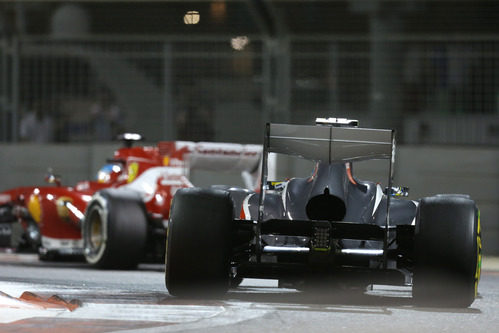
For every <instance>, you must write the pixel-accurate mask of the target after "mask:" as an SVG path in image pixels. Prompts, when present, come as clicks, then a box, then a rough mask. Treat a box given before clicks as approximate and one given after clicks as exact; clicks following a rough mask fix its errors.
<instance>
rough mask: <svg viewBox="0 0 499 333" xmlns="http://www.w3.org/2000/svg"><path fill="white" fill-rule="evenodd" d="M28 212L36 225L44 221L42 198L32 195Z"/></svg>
mask: <svg viewBox="0 0 499 333" xmlns="http://www.w3.org/2000/svg"><path fill="white" fill-rule="evenodd" d="M28 211H29V213H30V214H31V217H32V218H33V220H35V222H36V223H40V221H41V220H42V205H41V204H40V197H39V196H38V195H37V194H32V195H30V197H29V200H28Z"/></svg>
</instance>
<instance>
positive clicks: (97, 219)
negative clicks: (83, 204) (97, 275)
mask: <svg viewBox="0 0 499 333" xmlns="http://www.w3.org/2000/svg"><path fill="white" fill-rule="evenodd" d="M102 240H103V237H102V218H101V216H100V214H98V213H97V214H93V215H92V219H91V220H90V247H91V248H92V250H93V251H97V250H98V249H99V248H100V247H101V245H102Z"/></svg>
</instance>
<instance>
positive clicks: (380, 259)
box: [165, 118, 481, 307]
mask: <svg viewBox="0 0 499 333" xmlns="http://www.w3.org/2000/svg"><path fill="white" fill-rule="evenodd" d="M270 153H277V154H285V155H292V156H295V157H296V156H297V157H300V158H303V159H308V160H312V161H314V162H316V164H315V170H314V172H313V174H312V175H311V176H309V177H305V178H292V179H290V180H287V181H284V182H275V181H273V180H272V181H269V179H267V178H268V167H267V162H268V159H269V154H270ZM394 153H395V140H394V131H393V130H382V129H370V128H359V127H358V122H357V121H354V120H348V119H343V118H339V119H336V118H328V119H325V118H319V119H318V120H317V125H316V126H301V125H285V124H267V127H266V132H265V140H264V152H263V159H262V160H263V168H262V170H263V171H262V177H261V184H260V189H259V191H251V190H248V189H241V188H235V187H233V188H231V187H226V188H215V187H212V188H208V189H202V188H188V189H181V190H179V191H177V193H176V194H175V196H174V198H173V203H172V208H171V216H170V222H169V228H168V237H167V249H166V267H165V268H166V271H165V282H166V287H167V289H168V291H169V293H170V294H172V295H174V296H180V297H185V296H197V297H199V295H209V296H213V295H214V296H219V295H223V294H225V293H226V292H227V291H228V288H229V287H230V286H237V285H238V283H240V281H241V279H242V278H269V279H278V280H279V285H280V286H287V287H294V288H296V289H299V290H304V291H307V290H311V289H314V287H316V286H320V287H321V288H327V290H330V291H331V290H337V291H340V290H343V291H344V290H345V289H347V290H355V289H357V290H365V287H367V286H369V285H373V284H382V285H388V284H392V285H402V286H412V291H413V297H414V299H415V301H417V302H418V303H421V304H428V305H443V306H452V307H467V306H469V305H470V304H471V303H472V302H473V301H474V299H475V297H476V294H477V287H478V281H479V279H480V272H481V236H480V213H479V210H478V208H477V206H476V205H475V202H474V201H473V200H471V199H470V197H469V196H467V195H459V194H439V195H435V196H431V197H425V198H422V199H420V200H415V201H412V200H407V198H404V197H405V196H407V194H408V189H407V188H403V187H394V186H392V178H393V175H392V170H393V163H394ZM370 159H386V160H387V166H388V165H389V172H388V174H389V176H388V187H387V188H386V189H382V187H381V186H380V185H379V184H377V183H375V182H372V181H362V180H360V179H357V178H356V177H354V175H353V171H352V170H353V163H354V162H357V161H364V160H370ZM325 290H326V289H322V291H325Z"/></svg>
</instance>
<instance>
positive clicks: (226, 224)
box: [165, 188, 234, 297]
mask: <svg viewBox="0 0 499 333" xmlns="http://www.w3.org/2000/svg"><path fill="white" fill-rule="evenodd" d="M233 209H234V208H233V204H232V199H231V197H230V194H229V193H228V192H226V191H223V190H220V189H200V188H187V189H180V190H178V191H177V192H176V194H175V197H174V198H173V203H172V207H171V214H170V222H169V225H168V236H167V241H166V265H165V282H166V288H167V289H168V292H169V293H170V294H171V295H174V296H180V297H217V296H221V295H223V294H225V293H226V292H227V290H228V289H229V286H230V257H231V251H232V248H231V244H232V242H231V237H232V223H233Z"/></svg>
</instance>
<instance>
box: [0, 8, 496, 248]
mask: <svg viewBox="0 0 499 333" xmlns="http://www.w3.org/2000/svg"><path fill="white" fill-rule="evenodd" d="M328 116H332V117H348V118H354V119H359V121H360V125H361V126H364V127H370V126H374V127H381V128H395V129H396V131H397V141H398V144H399V154H398V157H397V167H396V170H395V178H396V181H399V182H400V183H401V184H400V185H407V186H410V187H411V190H412V195H413V196H414V197H421V196H425V195H431V194H434V193H442V192H447V193H469V194H471V195H472V196H473V198H474V199H476V200H477V202H478V203H479V206H480V208H481V210H482V220H483V221H482V223H483V224H484V225H485V227H484V250H485V252H487V251H488V252H489V253H496V254H499V2H498V1H481V0H455V1H450V0H426V1H425V0H392V1H382V0H379V1H377V0H342V1H340V0H338V1H335V0H328V1H327V0H315V1H314V0H308V1H305V0H301V1H298V0H296V1H292V0H225V1H223V0H210V1H209V0H206V1H190V0H184V1H168V0H165V1H151V2H147V1H124V2H120V1H80V2H78V1H68V2H65V1H2V2H1V3H0V161H1V162H0V190H4V189H7V188H10V187H14V186H19V185H32V184H33V183H37V182H38V183H39V182H40V181H42V180H43V174H44V173H45V171H46V169H47V167H49V166H51V167H54V169H56V170H59V171H60V173H62V174H63V175H64V176H65V178H63V180H66V183H71V182H74V181H77V180H79V179H88V178H89V177H93V175H94V173H95V171H96V170H97V168H98V166H99V165H100V164H102V163H103V162H104V160H105V157H108V156H109V155H110V154H112V151H113V149H115V148H116V147H118V146H119V144H118V143H114V142H113V139H114V138H115V136H116V134H117V133H120V132H123V131H132V132H138V133H141V134H142V135H144V136H145V137H146V138H147V141H148V142H151V143H155V142H157V141H159V140H192V141H201V140H202V141H228V142H239V143H261V142H262V139H263V127H264V124H265V123H266V122H269V121H273V122H281V123H296V124H313V122H314V120H315V118H316V117H328ZM287 168H288V170H291V169H293V168H295V165H290V166H287ZM296 168H298V167H296ZM360 169H361V170H360V171H362V168H360ZM375 169H376V168H375ZM375 169H371V168H365V171H366V172H367V173H368V174H369V172H371V173H373V172H374V173H373V174H376V175H377V171H376V172H375V171H373V170H375ZM202 178H203V177H202V176H201V177H200V180H199V181H200V182H201V183H202V182H203V179H202ZM487 229H488V231H485V230H487ZM487 232H488V235H487Z"/></svg>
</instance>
